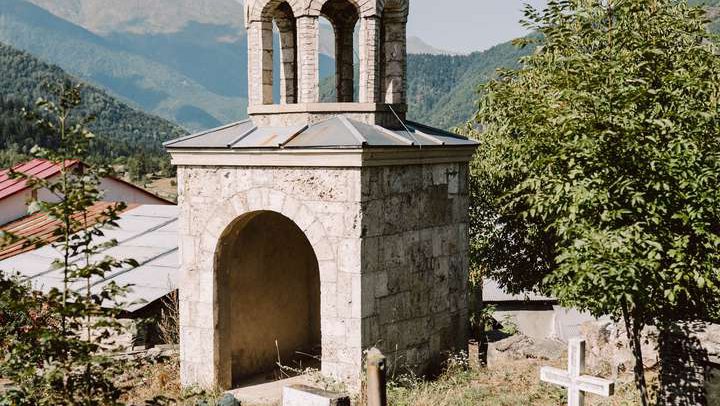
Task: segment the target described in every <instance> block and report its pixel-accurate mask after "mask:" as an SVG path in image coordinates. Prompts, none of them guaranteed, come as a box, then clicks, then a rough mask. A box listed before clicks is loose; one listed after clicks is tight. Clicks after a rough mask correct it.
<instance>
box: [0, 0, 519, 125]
mask: <svg viewBox="0 0 720 406" xmlns="http://www.w3.org/2000/svg"><path fill="white" fill-rule="evenodd" d="M29 1H30V2H32V3H34V4H30V3H29V2H26V1H23V0H0V41H3V40H4V41H6V42H8V43H10V44H11V45H13V46H16V47H18V48H21V49H24V50H27V51H29V52H31V53H33V54H35V55H38V56H40V57H42V58H43V59H45V60H47V61H49V62H51V63H55V64H57V65H59V66H61V67H62V68H64V69H66V70H67V71H68V72H70V73H72V74H74V75H77V76H79V77H80V78H82V79H84V80H87V81H89V82H91V83H94V84H97V85H98V86H101V87H103V88H105V89H107V90H108V91H110V92H111V93H113V94H115V95H118V96H120V97H122V98H123V99H124V100H126V101H128V102H132V103H134V104H135V105H137V106H139V107H141V108H143V109H144V110H146V111H148V112H152V113H155V114H158V115H160V116H162V117H164V118H167V119H169V120H173V121H175V122H178V123H179V124H181V125H183V126H185V127H186V128H189V129H191V130H197V129H201V128H209V127H213V126H216V125H219V124H220V123H226V122H230V121H234V120H238V119H241V118H244V117H245V108H246V105H247V77H246V74H245V72H246V70H247V51H246V40H245V32H244V23H243V14H242V5H241V4H240V2H238V1H236V0H153V1H150V2H147V1H143V0H123V1H116V0H29ZM11 3H12V4H15V6H14V7H11V8H9V7H7V6H5V5H6V4H11ZM40 6H41V7H42V8H41V7H40ZM320 37H321V41H320V42H321V61H320V65H321V72H320V73H321V75H320V76H321V77H324V78H326V80H325V81H324V83H323V95H324V96H326V97H331V95H332V93H333V92H332V85H331V83H332V81H333V78H332V76H333V74H334V67H333V58H334V55H333V54H334V47H333V46H332V41H333V33H332V28H331V27H330V26H329V25H322V24H321V34H320ZM408 51H409V54H410V55H409V57H408V90H409V97H408V99H409V107H410V111H409V117H411V118H413V119H416V120H419V121H423V122H426V123H428V124H431V125H435V126H439V127H443V128H449V127H452V126H456V125H459V124H462V123H464V122H465V121H466V120H467V119H468V118H470V116H471V115H472V113H473V110H474V102H475V100H476V99H477V86H478V85H479V84H480V83H481V82H482V81H484V80H487V78H488V77H490V76H491V75H492V74H493V73H494V71H495V69H496V68H498V67H502V66H513V65H514V64H515V63H516V61H517V57H518V56H520V55H522V54H523V53H522V52H520V51H517V50H516V49H514V48H513V47H512V46H511V45H510V44H502V45H500V46H498V47H496V48H493V49H491V50H488V51H485V52H478V53H473V54H469V55H450V54H449V52H446V51H443V50H440V49H437V48H435V47H432V46H431V45H428V44H426V43H425V42H423V41H422V40H421V39H419V38H417V37H412V36H410V37H409V38H408ZM276 59H277V58H276ZM277 71H278V69H276V72H277ZM276 82H277V81H276ZM275 93H276V94H277V93H279V91H278V89H276V91H275Z"/></svg>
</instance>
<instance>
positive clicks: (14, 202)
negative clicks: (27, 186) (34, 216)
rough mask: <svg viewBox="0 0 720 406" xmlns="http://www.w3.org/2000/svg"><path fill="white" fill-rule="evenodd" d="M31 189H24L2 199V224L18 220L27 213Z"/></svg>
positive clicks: (0, 201)
mask: <svg viewBox="0 0 720 406" xmlns="http://www.w3.org/2000/svg"><path fill="white" fill-rule="evenodd" d="M29 199H30V191H29V190H28V191H22V192H19V193H16V194H14V195H12V196H8V197H6V198H5V199H2V200H0V224H6V223H9V222H11V221H13V220H17V219H19V218H20V217H23V216H24V215H26V214H27V202H28V200H29Z"/></svg>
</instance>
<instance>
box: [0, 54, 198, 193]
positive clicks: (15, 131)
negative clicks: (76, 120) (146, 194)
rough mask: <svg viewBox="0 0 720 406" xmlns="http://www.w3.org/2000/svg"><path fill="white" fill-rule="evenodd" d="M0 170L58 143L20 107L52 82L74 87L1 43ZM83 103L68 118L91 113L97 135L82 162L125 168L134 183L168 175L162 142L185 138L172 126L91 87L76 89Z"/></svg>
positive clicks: (57, 73)
mask: <svg viewBox="0 0 720 406" xmlns="http://www.w3.org/2000/svg"><path fill="white" fill-rule="evenodd" d="M0 72H2V74H0V89H2V91H0V151H1V152H0V167H1V168H5V167H9V166H11V165H12V164H14V163H17V162H19V161H21V160H25V159H27V158H28V157H29V156H30V155H31V150H32V148H33V147H34V146H35V145H39V146H41V147H44V148H48V149H52V148H56V147H57V146H58V145H59V143H60V140H59V139H58V137H57V136H54V134H53V133H52V130H48V129H47V128H45V127H43V126H42V125H39V124H38V123H36V122H33V121H28V120H26V119H25V118H24V117H23V114H22V111H23V109H25V110H28V109H32V107H33V104H34V103H35V101H36V100H37V99H39V98H41V97H43V96H44V95H45V94H47V93H48V92H49V91H52V89H51V88H50V87H51V86H52V85H54V84H57V83H68V84H70V83H77V80H75V79H74V78H73V77H71V76H69V75H67V74H66V73H65V72H63V71H62V70H61V69H60V68H58V67H55V66H52V65H48V64H46V63H44V62H41V61H40V60H38V59H36V58H34V57H33V56H31V55H29V54H27V53H24V52H21V51H18V50H16V49H13V48H11V47H9V46H7V45H4V44H2V43H0ZM81 94H82V102H81V104H80V105H78V106H77V108H76V109H75V110H74V112H73V113H72V114H74V115H76V116H82V115H85V116H89V115H93V116H94V117H95V120H94V121H93V122H91V123H88V127H89V130H91V131H92V132H93V133H95V134H97V136H96V138H95V139H94V141H93V143H92V145H91V146H90V150H89V151H88V154H87V157H86V160H87V161H88V162H90V163H93V162H94V163H99V164H102V165H110V164H114V165H124V166H126V167H127V170H128V171H129V172H130V176H131V178H133V179H139V178H141V177H142V176H144V175H146V174H149V173H155V172H159V173H164V174H165V176H169V175H172V174H173V173H174V172H173V169H172V167H171V166H170V160H169V156H168V155H167V153H166V152H165V150H164V149H163V146H162V142H163V141H166V140H168V139H171V138H175V137H179V136H181V135H184V134H185V131H184V130H183V129H181V128H180V127H178V126H177V125H175V124H172V123H170V122H168V121H165V120H163V119H161V118H158V117H154V116H151V115H148V114H145V113H143V112H140V111H138V110H135V109H133V108H131V107H129V106H127V105H126V104H123V103H121V102H119V101H118V100H116V99H115V98H113V97H111V96H109V95H108V94H107V93H105V92H103V91H102V90H99V89H97V88H95V87H92V86H84V87H83V88H82V90H81Z"/></svg>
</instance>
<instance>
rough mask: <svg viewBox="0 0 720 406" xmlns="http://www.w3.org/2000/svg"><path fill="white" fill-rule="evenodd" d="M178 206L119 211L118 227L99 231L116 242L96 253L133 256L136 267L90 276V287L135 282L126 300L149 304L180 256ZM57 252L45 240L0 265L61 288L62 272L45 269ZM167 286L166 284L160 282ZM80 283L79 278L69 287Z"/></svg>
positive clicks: (42, 285) (172, 275)
mask: <svg viewBox="0 0 720 406" xmlns="http://www.w3.org/2000/svg"><path fill="white" fill-rule="evenodd" d="M177 217H178V209H177V207H175V206H155V205H143V206H139V207H137V208H135V209H132V210H129V211H127V212H124V213H121V214H120V219H119V220H118V225H119V227H117V228H113V229H108V230H104V231H105V234H106V237H105V238H106V239H110V238H116V239H117V240H118V246H117V247H113V248H110V249H108V250H105V251H104V252H103V253H102V255H105V254H107V255H112V256H114V257H116V258H118V259H121V258H133V259H135V260H137V261H138V262H139V263H140V266H138V267H136V268H132V269H123V270H114V271H113V272H112V273H110V274H108V275H106V278H105V279H99V278H94V280H93V281H92V283H93V284H94V286H95V287H94V288H93V289H99V288H100V287H101V286H103V285H106V284H107V283H109V282H110V281H115V282H116V283H118V284H120V285H124V284H131V285H134V286H135V287H134V288H133V290H132V293H131V295H130V297H129V299H132V300H135V299H142V300H143V301H145V302H146V303H150V302H152V301H154V300H156V299H158V298H160V297H162V296H164V295H166V294H168V293H170V292H171V291H172V289H174V287H173V288H171V287H170V286H169V284H168V283H166V281H167V280H169V281H170V282H171V284H172V283H174V284H175V286H176V283H177V279H176V278H177V277H178V272H179V268H180V261H179V257H178V239H177ZM59 257H60V253H59V252H58V251H57V250H56V249H55V248H53V247H52V246H50V245H46V246H44V247H42V248H39V249H37V250H34V251H29V252H26V253H23V254H20V255H17V256H14V257H11V258H8V259H5V260H3V261H0V269H2V270H3V271H11V272H12V271H17V272H19V273H20V274H22V275H23V276H25V277H26V278H27V279H28V280H29V281H30V283H31V284H32V286H33V287H35V288H37V289H40V290H42V291H45V292H48V291H49V290H50V289H52V288H54V287H55V288H62V285H63V281H62V272H61V271H60V270H58V269H54V270H53V269H51V265H52V261H53V258H59ZM165 285H167V286H165ZM73 287H74V288H76V289H82V288H83V287H84V281H80V282H78V283H77V284H76V285H74V286H73ZM143 306H144V305H141V304H134V305H131V306H128V307H126V309H125V310H128V311H131V312H132V311H135V310H138V309H140V308H142V307H143Z"/></svg>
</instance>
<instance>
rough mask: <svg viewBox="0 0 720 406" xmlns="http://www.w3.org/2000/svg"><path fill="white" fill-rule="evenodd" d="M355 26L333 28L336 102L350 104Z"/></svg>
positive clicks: (353, 85) (353, 82)
mask: <svg viewBox="0 0 720 406" xmlns="http://www.w3.org/2000/svg"><path fill="white" fill-rule="evenodd" d="M354 28H355V25H354V23H353V24H346V25H340V24H338V25H337V26H336V27H335V37H336V38H335V66H336V68H335V72H336V74H335V78H336V91H337V101H338V102H350V103H351V102H352V101H353V98H354V90H355V67H354V65H353V60H354V55H353V32H354V31H355V30H354Z"/></svg>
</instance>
